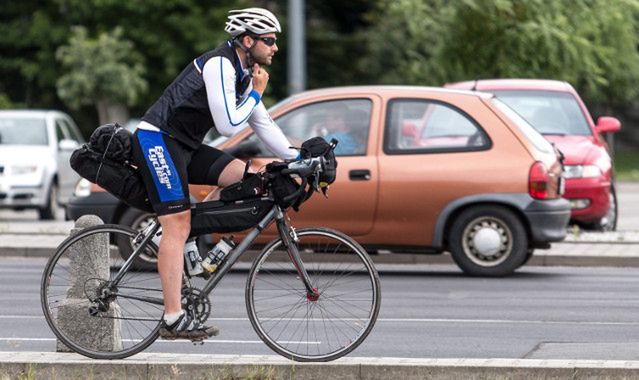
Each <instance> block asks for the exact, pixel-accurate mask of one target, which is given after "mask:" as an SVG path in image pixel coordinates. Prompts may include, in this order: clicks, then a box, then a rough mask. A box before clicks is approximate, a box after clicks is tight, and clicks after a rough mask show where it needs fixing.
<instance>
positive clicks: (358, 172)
mask: <svg viewBox="0 0 639 380" xmlns="http://www.w3.org/2000/svg"><path fill="white" fill-rule="evenodd" d="M348 178H350V179H351V181H370V179H371V171H370V170H368V169H355V170H351V171H349V172H348Z"/></svg>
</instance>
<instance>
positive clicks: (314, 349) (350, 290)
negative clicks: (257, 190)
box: [246, 228, 381, 361]
mask: <svg viewBox="0 0 639 380" xmlns="http://www.w3.org/2000/svg"><path fill="white" fill-rule="evenodd" d="M297 235H298V237H299V241H298V242H297V246H298V248H299V251H300V254H301V257H302V261H303V262H304V267H305V268H306V270H307V272H308V274H309V277H310V278H311V283H312V286H313V288H315V289H316V292H317V293H319V296H318V297H312V296H309V295H308V294H307V291H306V289H305V287H304V284H303V282H302V280H301V279H300V278H299V277H298V275H297V270H296V269H295V266H294V265H293V262H292V261H291V259H290V258H289V256H288V252H287V250H286V247H285V245H284V244H283V243H282V240H281V239H277V240H275V241H273V242H271V243H269V244H268V245H267V246H266V247H265V248H264V250H263V251H262V252H261V253H260V255H259V257H258V258H257V260H256V261H255V262H254V264H253V266H252V268H251V271H250V272H249V277H248V281H247V284H246V306H247V309H248V315H249V319H250V321H251V324H252V325H253V328H254V329H255V331H256V332H257V334H258V335H259V336H260V338H261V339H262V340H263V341H264V343H266V344H267V345H268V346H269V347H270V348H271V349H273V350H274V351H275V352H277V353H279V354H280V355H282V356H284V357H287V358H290V359H293V360H297V361H330V360H334V359H337V358H340V357H342V356H344V355H346V354H348V353H349V352H351V351H352V350H354V349H355V348H356V347H357V346H359V345H360V344H361V343H362V342H363V341H364V339H366V336H368V334H369V333H370V331H371V329H372V328H373V325H374V324H375V321H376V319H377V314H378V313H379V307H380V297H381V294H380V286H379V276H378V274H377V271H376V270H375V267H374V266H373V263H372V261H371V259H370V258H369V257H368V254H367V253H366V251H365V250H364V249H363V248H362V247H361V246H360V245H359V244H358V243H357V242H355V241H354V240H353V239H351V238H350V237H348V236H346V235H344V234H342V233H340V232H337V231H334V230H330V229H325V228H305V229H300V230H298V231H297Z"/></svg>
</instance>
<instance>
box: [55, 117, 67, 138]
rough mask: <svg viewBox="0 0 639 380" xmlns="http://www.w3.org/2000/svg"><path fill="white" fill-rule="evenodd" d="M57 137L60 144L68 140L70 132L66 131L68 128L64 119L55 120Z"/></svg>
mask: <svg viewBox="0 0 639 380" xmlns="http://www.w3.org/2000/svg"><path fill="white" fill-rule="evenodd" d="M55 135H56V138H57V139H58V142H60V141H62V140H64V139H67V138H68V132H67V131H66V126H65V125H64V122H63V121H62V119H56V120H55Z"/></svg>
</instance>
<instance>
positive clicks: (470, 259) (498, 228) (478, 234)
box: [449, 205, 528, 277]
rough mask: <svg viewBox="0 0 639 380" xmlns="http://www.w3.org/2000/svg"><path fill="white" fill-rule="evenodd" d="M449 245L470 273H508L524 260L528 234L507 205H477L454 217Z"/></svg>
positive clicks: (491, 275) (454, 258)
mask: <svg viewBox="0 0 639 380" xmlns="http://www.w3.org/2000/svg"><path fill="white" fill-rule="evenodd" d="M449 248H450V252H451V255H452V257H453V260H455V263H457V265H458V266H459V267H460V268H461V269H462V270H463V271H464V273H466V274H468V275H470V276H489V277H497V276H506V275H509V274H512V272H513V271H514V270H515V269H517V268H518V267H519V266H521V265H523V263H524V262H525V260H526V257H527V255H528V236H527V234H526V229H525V228H524V226H523V224H522V222H521V220H520V219H519V218H518V217H517V215H515V214H514V213H513V212H512V211H510V210H508V209H507V208H504V207H500V206H487V205H484V206H477V207H472V208H469V209H466V210H464V211H463V212H462V213H461V214H459V216H458V217H457V218H456V219H455V220H454V221H453V224H452V226H451V230H450V240H449Z"/></svg>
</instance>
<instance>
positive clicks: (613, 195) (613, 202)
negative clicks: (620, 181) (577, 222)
mask: <svg viewBox="0 0 639 380" xmlns="http://www.w3.org/2000/svg"><path fill="white" fill-rule="evenodd" d="M609 199H610V207H609V208H608V212H607V213H606V215H605V216H604V217H603V218H601V219H599V220H598V221H597V222H595V223H593V225H592V229H594V230H596V231H604V232H605V231H616V230H617V219H618V211H617V210H618V209H617V191H616V190H615V186H614V185H611V186H610V194H609Z"/></svg>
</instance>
